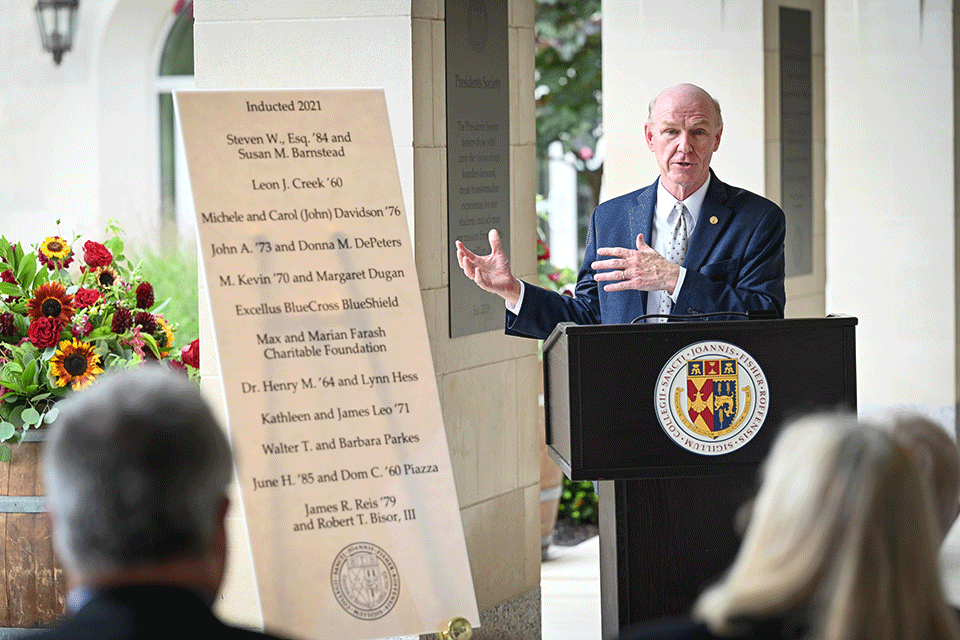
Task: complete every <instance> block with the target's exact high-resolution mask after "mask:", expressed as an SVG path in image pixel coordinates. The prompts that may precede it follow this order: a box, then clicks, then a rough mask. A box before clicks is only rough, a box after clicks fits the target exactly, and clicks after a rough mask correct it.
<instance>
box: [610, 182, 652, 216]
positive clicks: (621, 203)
mask: <svg viewBox="0 0 960 640" xmlns="http://www.w3.org/2000/svg"><path fill="white" fill-rule="evenodd" d="M656 194H657V183H656V182H654V183H653V184H651V185H647V186H646V187H643V188H642V189H637V190H635V191H631V192H630V193H624V194H623V195H619V196H616V197H615V198H610V199H609V200H604V201H603V202H601V203H600V204H599V205H597V208H596V211H597V213H602V212H605V211H608V210H612V211H619V210H621V209H623V208H624V207H637V206H642V205H643V204H645V203H648V202H649V203H651V204H652V203H653V199H654V197H655V196H656Z"/></svg>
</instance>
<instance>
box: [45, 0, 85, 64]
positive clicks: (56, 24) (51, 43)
mask: <svg viewBox="0 0 960 640" xmlns="http://www.w3.org/2000/svg"><path fill="white" fill-rule="evenodd" d="M79 6H80V0H37V4H36V5H34V7H33V9H34V11H36V12H37V25H38V26H39V27H40V40H41V41H42V42H43V48H44V49H45V50H46V51H49V52H50V53H52V54H53V61H54V62H55V63H56V64H57V65H59V64H60V60H61V59H62V58H63V53H64V52H65V51H70V47H71V45H72V44H73V35H74V33H75V32H76V29H77V9H78V8H79Z"/></svg>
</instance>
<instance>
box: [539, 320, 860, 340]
mask: <svg viewBox="0 0 960 640" xmlns="http://www.w3.org/2000/svg"><path fill="white" fill-rule="evenodd" d="M811 323H816V324H819V325H823V324H826V325H829V326H831V327H845V326H850V327H852V326H856V325H857V318H856V317H854V316H848V315H843V314H831V315H828V316H826V317H822V318H820V317H816V318H812V317H811V318H777V319H773V320H710V321H706V322H651V323H637V324H587V325H582V324H575V323H573V322H561V323H559V324H558V325H557V326H556V327H555V328H554V329H553V331H552V332H551V333H550V335H549V336H548V337H547V339H546V340H544V343H543V346H544V348H548V347H549V346H550V345H551V344H553V343H554V342H555V341H556V340H557V339H558V338H559V336H561V335H578V334H597V333H629V332H633V331H636V332H645V331H659V332H665V333H674V332H680V331H688V330H690V329H693V328H697V329H703V328H705V326H709V327H711V328H714V329H716V330H718V331H720V330H726V329H741V328H743V327H745V326H751V327H770V326H771V325H776V326H780V327H784V328H792V327H802V326H805V325H810V324H811Z"/></svg>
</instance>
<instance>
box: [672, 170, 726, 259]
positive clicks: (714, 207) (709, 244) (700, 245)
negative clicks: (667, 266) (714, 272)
mask: <svg viewBox="0 0 960 640" xmlns="http://www.w3.org/2000/svg"><path fill="white" fill-rule="evenodd" d="M710 176H711V177H710V186H709V187H707V196H706V198H704V200H703V207H702V208H701V209H700V216H699V217H698V218H697V226H696V227H694V229H693V235H692V236H691V237H690V247H689V249H688V250H687V256H686V258H684V260H683V266H684V267H686V268H687V269H693V270H695V271H696V270H699V269H700V268H701V267H702V266H703V265H704V264H705V263H706V262H707V257H708V256H709V255H710V252H711V251H712V250H713V247H714V246H715V245H716V244H717V241H718V240H719V239H720V236H721V235H722V234H723V232H724V230H725V229H726V228H727V226H728V225H729V224H730V219H731V218H732V217H733V210H732V209H730V207H728V206H727V205H726V204H725V203H726V201H727V185H725V184H724V183H722V182H720V180H719V179H717V176H716V175H714V174H713V170H712V169H711V170H710Z"/></svg>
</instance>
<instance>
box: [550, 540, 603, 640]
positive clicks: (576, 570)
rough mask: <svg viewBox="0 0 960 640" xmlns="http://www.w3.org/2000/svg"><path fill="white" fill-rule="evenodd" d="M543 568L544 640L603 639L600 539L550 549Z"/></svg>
mask: <svg viewBox="0 0 960 640" xmlns="http://www.w3.org/2000/svg"><path fill="white" fill-rule="evenodd" d="M550 557H551V559H550V560H548V561H547V562H544V563H543V564H542V565H541V566H540V598H541V601H542V602H543V614H542V620H543V622H542V628H543V634H542V640H600V637H601V636H600V538H599V537H597V536H593V537H592V538H590V539H589V540H587V541H586V542H581V543H580V544H578V545H576V546H573V547H561V546H552V547H550Z"/></svg>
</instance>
